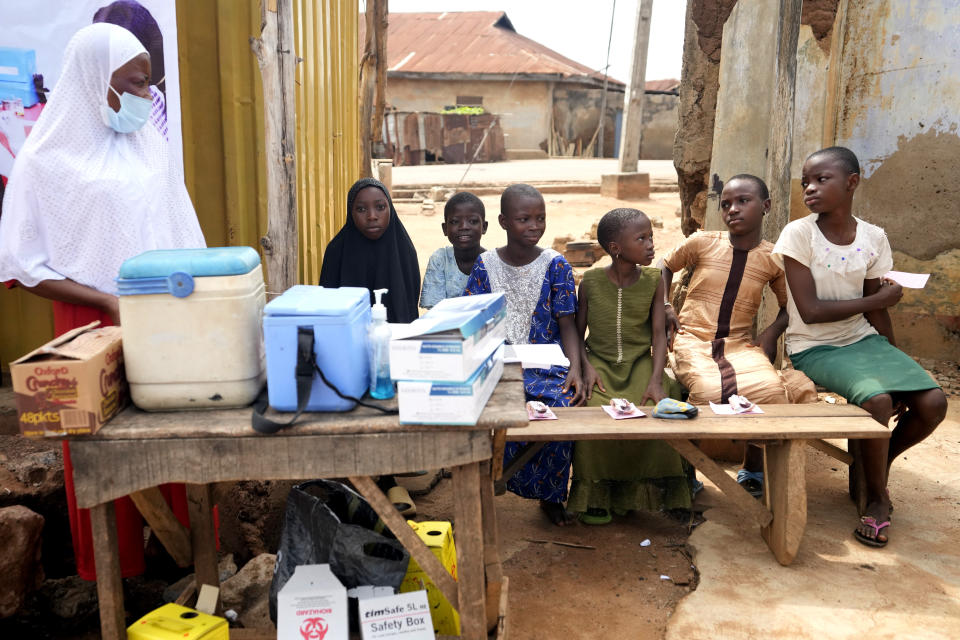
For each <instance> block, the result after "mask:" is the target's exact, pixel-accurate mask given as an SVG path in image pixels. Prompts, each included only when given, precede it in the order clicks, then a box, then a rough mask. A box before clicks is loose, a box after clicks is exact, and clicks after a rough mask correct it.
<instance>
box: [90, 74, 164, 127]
mask: <svg viewBox="0 0 960 640" xmlns="http://www.w3.org/2000/svg"><path fill="white" fill-rule="evenodd" d="M108 86H109V87H110V91H113V92H114V93H115V94H116V95H117V98H119V99H120V111H114V110H113V108H112V107H111V106H110V105H109V104H105V105H101V107H100V115H101V116H103V123H104V124H105V125H107V126H108V127H110V128H111V129H113V130H114V131H116V132H117V133H133V132H134V131H138V130H139V129H140V128H141V127H142V126H143V125H144V124H146V122H147V120H149V119H150V111H151V110H152V109H153V101H152V100H148V99H147V98H141V97H140V96H135V95H133V94H132V93H127V92H126V91H124V92H123V93H117V90H116V89H114V88H113V86H111V85H108Z"/></svg>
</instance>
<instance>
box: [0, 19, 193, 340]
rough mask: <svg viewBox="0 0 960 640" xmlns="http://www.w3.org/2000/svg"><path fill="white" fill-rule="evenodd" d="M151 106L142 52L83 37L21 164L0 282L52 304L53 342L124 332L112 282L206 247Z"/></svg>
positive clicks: (5, 226)
mask: <svg viewBox="0 0 960 640" xmlns="http://www.w3.org/2000/svg"><path fill="white" fill-rule="evenodd" d="M150 100H151V95H150V56H149V54H147V52H146V50H145V49H144V48H143V45H141V44H140V41H139V40H137V38H136V37H135V36H134V35H133V34H132V33H130V32H129V31H127V30H126V29H123V28H122V27H118V26H116V25H112V24H105V23H99V24H92V25H90V26H87V27H84V28H83V29H81V30H80V31H78V32H77V33H76V34H75V35H74V37H73V38H72V39H71V40H70V43H69V44H68V45H67V49H66V52H65V53H64V64H63V70H62V72H61V75H60V79H59V81H58V82H57V84H56V86H55V87H54V90H53V92H52V93H51V96H50V100H49V102H48V103H47V105H46V107H45V108H44V110H43V113H42V114H41V116H40V119H39V120H38V121H37V124H36V126H35V127H34V128H33V130H32V131H31V132H30V135H29V136H28V137H27V140H26V142H25V143H24V146H23V149H21V151H20V153H19V154H18V155H17V159H16V162H15V163H14V167H13V172H12V174H11V175H10V179H9V181H8V184H7V190H6V193H5V195H4V200H3V215H2V217H0V281H16V282H17V283H18V284H19V286H21V287H23V288H26V289H28V290H30V291H32V292H34V293H36V294H37V295H40V296H43V297H45V298H50V299H52V300H54V316H55V319H54V322H55V329H56V333H57V334H60V333H62V332H63V331H66V330H67V329H70V328H73V327H74V326H78V325H81V324H85V322H84V321H86V322H89V321H91V320H93V319H97V318H102V319H103V320H105V321H106V320H112V321H113V322H114V323H116V322H117V320H118V318H117V299H116V284H115V282H114V278H116V277H117V272H118V270H119V268H120V265H121V263H123V261H124V260H126V259H127V258H130V257H132V256H135V255H137V254H139V253H142V252H143V251H147V250H149V249H173V248H190V247H203V246H205V243H204V239H203V234H202V232H201V231H200V225H199V224H198V222H197V216H196V214H195V213H194V210H193V205H192V204H191V202H190V197H189V195H188V194H187V190H186V187H185V186H184V183H183V175H182V173H181V172H180V171H179V170H177V168H176V167H175V166H174V164H173V163H172V162H171V158H170V153H169V149H168V146H167V142H166V140H165V139H164V138H163V136H162V135H161V134H160V133H159V132H158V131H157V130H156V128H155V127H153V126H146V127H144V126H143V125H144V124H145V123H146V122H147V120H148V119H149V117H150V109H151V107H152V105H151V101H150ZM77 307H80V308H79V309H78V308H77Z"/></svg>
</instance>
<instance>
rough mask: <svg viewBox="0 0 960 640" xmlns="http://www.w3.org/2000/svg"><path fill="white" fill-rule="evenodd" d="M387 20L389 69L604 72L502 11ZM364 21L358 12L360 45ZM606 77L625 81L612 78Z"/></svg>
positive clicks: (586, 76) (594, 77)
mask: <svg viewBox="0 0 960 640" xmlns="http://www.w3.org/2000/svg"><path fill="white" fill-rule="evenodd" d="M388 21H389V27H388V30H387V72H388V73H389V74H390V75H400V74H403V75H406V74H483V75H513V74H522V75H525V76H554V77H557V78H558V79H564V80H574V81H576V80H582V81H585V82H588V83H590V84H597V83H598V82H602V81H603V74H602V73H599V72H597V71H595V70H593V69H590V68H589V67H587V66H585V65H582V64H580V63H579V62H576V61H574V60H571V59H570V58H567V57H565V56H562V55H560V54H559V53H557V52H556V51H554V50H552V49H550V48H548V47H545V46H543V45H542V44H540V43H538V42H535V41H533V40H531V39H530V38H526V37H524V36H522V35H520V34H519V33H517V32H516V30H515V29H514V28H513V24H511V22H510V18H508V17H507V14H506V13H505V12H503V11H463V12H454V11H450V12H444V13H390V15H389V17H388ZM365 27H366V25H365V21H364V19H363V17H362V16H361V19H360V43H361V44H360V46H361V48H362V47H363V42H364V33H365V31H366V29H365ZM609 83H610V85H611V86H613V87H623V86H624V84H623V82H620V81H619V80H616V79H614V78H609Z"/></svg>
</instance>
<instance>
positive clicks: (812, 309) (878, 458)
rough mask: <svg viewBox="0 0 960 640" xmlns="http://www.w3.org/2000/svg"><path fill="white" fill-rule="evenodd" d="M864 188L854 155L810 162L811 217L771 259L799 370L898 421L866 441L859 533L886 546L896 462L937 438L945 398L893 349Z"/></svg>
mask: <svg viewBox="0 0 960 640" xmlns="http://www.w3.org/2000/svg"><path fill="white" fill-rule="evenodd" d="M859 183H860V164H859V162H858V161H857V157H856V156H855V155H854V154H853V152H852V151H850V150H849V149H846V148H844V147H830V148H828V149H823V150H821V151H817V152H816V153H814V154H813V155H811V156H810V157H809V158H807V160H806V162H805V163H804V165H803V176H802V181H801V185H802V186H803V189H804V204H806V205H807V207H808V208H809V209H810V211H811V212H812V213H811V215H809V216H807V217H805V218H802V219H800V220H795V221H794V222H791V223H790V224H788V225H787V226H786V227H785V228H784V230H783V232H782V233H781V234H780V238H779V240H777V244H776V245H775V246H774V248H773V257H774V260H776V261H778V262H779V263H780V264H781V265H782V266H783V268H784V271H785V272H786V275H787V289H788V293H789V302H788V305H787V312H788V314H789V317H790V322H789V325H788V327H787V332H786V344H787V353H788V354H789V355H790V359H791V361H792V362H793V366H794V367H795V368H797V369H798V370H800V371H802V372H803V373H805V374H807V376H809V377H810V378H811V379H812V380H813V381H814V382H816V383H817V384H820V385H823V386H824V387H827V388H828V389H830V390H832V391H835V392H837V393H839V394H840V395H842V396H844V397H845V398H847V400H848V401H849V402H851V403H853V404H857V405H860V406H861V407H863V408H864V409H866V410H867V411H869V412H870V414H871V415H872V416H873V418H874V419H875V420H876V421H877V422H880V423H881V424H883V425H885V426H886V425H887V424H888V423H889V422H890V418H892V417H894V418H895V419H896V423H897V426H896V427H895V428H894V430H893V434H892V435H891V437H890V439H889V440H886V439H877V440H864V441H862V443H861V452H862V464H863V466H864V473H865V476H866V480H867V486H866V492H867V496H866V502H867V507H866V510H865V512H864V513H863V514H862V516H861V518H860V525H859V526H858V527H857V529H856V530H855V531H854V535H855V536H856V538H857V540H859V541H860V542H862V543H863V544H866V545H869V546H874V547H882V546H885V545H886V544H887V540H888V533H889V529H887V527H889V526H890V511H891V505H890V497H889V495H888V493H887V488H886V487H887V479H888V475H889V471H890V465H891V463H892V462H893V460H894V459H895V458H896V457H897V456H899V455H900V454H901V453H903V452H904V451H906V450H907V449H909V448H910V447H912V446H913V445H915V444H917V443H918V442H920V441H921V440H923V439H924V438H926V437H927V436H928V435H930V434H931V433H932V432H933V430H934V429H935V428H936V427H937V425H938V424H940V422H941V421H942V420H943V418H944V416H945V415H946V410H947V400H946V396H945V395H944V393H943V391H942V390H941V389H940V388H939V386H938V385H937V383H936V382H935V381H934V380H933V379H932V378H931V377H930V376H929V375H928V374H927V373H926V371H924V370H923V368H922V367H920V366H919V365H918V364H917V363H916V362H914V361H913V359H912V358H910V357H909V356H908V355H906V354H905V353H903V352H902V351H900V350H899V349H897V348H896V347H895V346H894V344H895V342H894V336H893V327H892V325H891V322H890V315H889V313H888V312H887V308H888V307H890V306H892V305H894V304H896V303H897V301H898V300H899V299H900V296H901V295H902V291H901V288H900V285H898V284H896V283H895V282H893V281H891V280H886V279H884V277H883V276H884V274H886V273H887V272H888V271H889V270H890V269H891V268H892V267H893V259H892V255H891V251H890V243H889V242H888V240H887V236H886V234H885V233H884V231H883V229H881V228H880V227H878V226H876V225H872V224H870V223H868V222H865V221H863V220H861V219H859V218H856V217H854V216H853V214H852V205H853V194H854V191H855V190H856V188H857V185H858V184H859ZM851 476H852V474H851ZM852 486H853V485H852V483H851V487H852ZM851 497H854V498H856V496H851Z"/></svg>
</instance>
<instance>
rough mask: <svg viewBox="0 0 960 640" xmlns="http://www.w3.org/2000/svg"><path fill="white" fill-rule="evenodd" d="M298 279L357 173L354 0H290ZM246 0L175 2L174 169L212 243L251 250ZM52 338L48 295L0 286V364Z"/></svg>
mask: <svg viewBox="0 0 960 640" xmlns="http://www.w3.org/2000/svg"><path fill="white" fill-rule="evenodd" d="M293 4H294V12H295V15H296V46H297V51H298V55H299V56H300V57H301V58H303V62H302V63H301V64H300V65H299V66H298V69H297V122H298V125H297V163H298V164H297V169H298V173H297V175H298V199H299V202H298V208H299V216H300V281H301V282H304V283H315V282H317V280H318V278H319V275H320V264H321V260H322V255H323V249H324V247H325V246H326V244H327V242H329V240H330V239H331V238H332V237H333V236H334V235H335V234H336V232H337V230H338V229H339V228H340V227H341V226H342V224H343V222H344V220H345V219H346V197H347V191H348V189H349V188H350V185H351V184H353V182H354V181H355V180H356V179H357V178H358V177H359V173H360V154H359V151H360V147H359V131H358V122H359V121H358V111H357V77H358V70H357V69H358V67H357V63H358V59H357V56H358V53H357V52H358V47H357V21H358V11H357V6H356V3H355V2H353V1H352V0H293ZM259 27H260V9H259V3H258V2H256V1H254V0H246V1H244V2H238V1H236V0H204V1H202V2H200V1H197V0H177V31H178V45H179V52H178V53H179V63H180V91H181V98H182V107H181V108H182V114H183V146H184V153H183V155H184V178H185V181H186V184H187V189H188V190H189V192H190V196H191V198H192V199H193V203H194V206H195V207H196V210H197V216H198V217H199V219H200V224H201V226H202V227H203V231H204V235H205V236H206V239H207V243H208V245H210V246H223V245H249V246H252V247H256V248H258V249H259V238H260V237H261V236H262V235H263V234H264V233H265V232H266V224H267V218H266V192H265V173H266V170H265V167H264V163H263V102H262V101H263V95H262V90H261V86H260V72H259V70H258V69H257V63H256V59H255V58H254V56H253V53H252V52H251V50H250V37H251V36H254V35H257V34H259ZM52 336H53V319H52V313H51V310H50V303H49V302H47V301H46V300H42V299H40V298H37V297H36V296H33V295H30V294H28V293H26V292H23V291H18V290H16V289H14V290H10V291H7V290H6V289H5V288H4V287H0V366H2V367H3V368H4V369H6V368H7V366H8V365H9V363H10V361H11V360H14V359H16V358H17V357H19V356H20V355H22V354H24V353H26V352H27V351H29V350H30V349H32V348H34V347H36V346H37V345H39V344H42V343H43V342H46V341H47V340H49V339H50V338H51V337H52Z"/></svg>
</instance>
